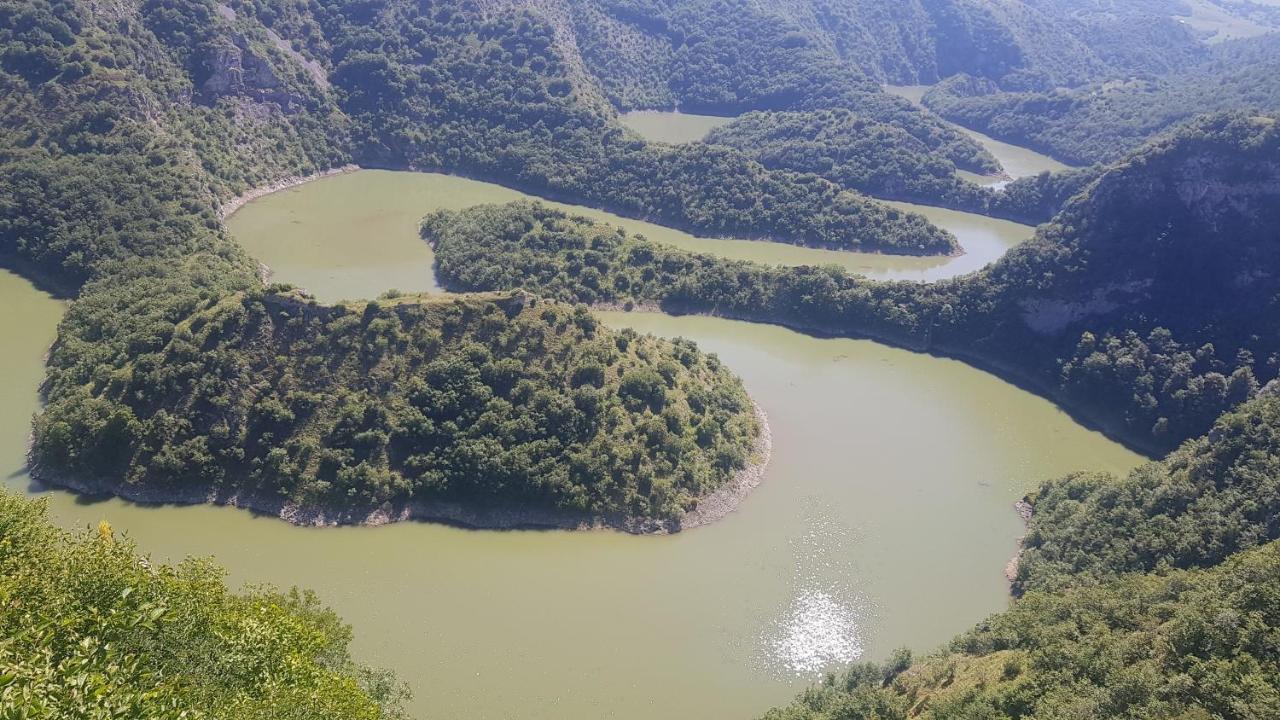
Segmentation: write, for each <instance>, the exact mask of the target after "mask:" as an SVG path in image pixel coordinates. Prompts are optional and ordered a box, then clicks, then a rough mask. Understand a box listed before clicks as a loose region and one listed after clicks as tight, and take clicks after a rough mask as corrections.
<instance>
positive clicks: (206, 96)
mask: <svg viewBox="0 0 1280 720" xmlns="http://www.w3.org/2000/svg"><path fill="white" fill-rule="evenodd" d="M203 61H204V65H205V67H206V68H208V70H209V77H208V78H207V79H206V80H205V81H204V82H203V83H201V85H200V95H199V96H200V99H201V100H202V101H204V102H207V103H213V102H215V101H216V100H217V99H218V98H220V97H225V96H242V97H248V98H250V99H253V100H259V101H267V102H273V103H275V104H277V105H279V106H280V108H281V109H283V110H285V111H286V112H290V111H295V110H296V109H297V108H298V106H299V105H300V103H301V99H300V98H298V97H297V96H295V95H294V94H292V93H290V92H288V90H287V89H286V88H285V87H284V83H283V82H281V80H280V78H279V77H278V76H277V75H276V72H275V70H274V69H273V68H272V67H271V63H270V62H269V61H268V60H267V59H266V58H264V57H262V56H260V55H258V54H257V53H256V52H254V50H253V49H252V48H250V47H249V44H248V43H247V42H246V41H245V40H244V38H234V39H231V38H225V39H223V40H222V41H221V42H219V43H218V44H217V45H216V46H215V47H213V48H212V49H210V50H208V51H207V52H206V53H205V56H204V58H203Z"/></svg>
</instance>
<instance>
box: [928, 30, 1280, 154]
mask: <svg viewBox="0 0 1280 720" xmlns="http://www.w3.org/2000/svg"><path fill="white" fill-rule="evenodd" d="M1278 77H1280V39H1277V38H1276V37H1275V36H1274V35H1271V36H1264V37H1261V38H1257V39H1253V40H1242V41H1238V42H1234V43H1224V44H1222V45H1219V46H1217V47H1215V48H1214V50H1213V51H1212V54H1210V55H1209V56H1208V57H1207V58H1204V59H1203V60H1202V61H1200V62H1198V63H1196V64H1194V65H1192V66H1190V67H1187V68H1183V69H1179V70H1178V71H1177V72H1175V73H1172V74H1169V75H1163V76H1158V77H1152V76H1139V77H1123V78H1122V79H1114V80H1111V79H1108V80H1107V81H1105V82H1099V83H1096V84H1091V85H1087V86H1085V87H1081V88H1074V89H1043V90H1039V91H1026V92H1000V91H999V88H998V87H997V86H996V85H994V84H992V83H990V82H988V81H981V80H975V79H974V78H971V77H964V76H959V77H955V78H951V79H950V80H947V81H946V82H944V83H942V84H940V85H938V86H937V87H936V88H934V89H933V90H932V91H930V92H929V93H928V94H927V95H926V96H925V104H926V105H928V106H929V107H930V108H931V109H933V110H935V111H937V112H938V113H940V114H941V115H943V116H944V117H946V118H948V119H950V120H954V121H956V122H958V123H960V124H962V125H964V126H966V127H972V128H976V129H978V130H981V131H982V132H984V133H987V134H989V135H992V136H994V137H997V138H1000V139H1002V140H1008V141H1009V142H1012V143H1015V144H1018V145H1025V146H1027V147H1032V148H1035V149H1037V150H1041V151H1043V152H1046V153H1048V154H1050V155H1052V156H1054V157H1056V158H1059V159H1061V160H1064V161H1067V162H1072V163H1077V164H1088V163H1095V162H1110V161H1114V160H1117V159H1119V158H1121V157H1123V155H1124V154H1125V153H1127V152H1129V151H1131V150H1133V149H1135V148H1137V147H1138V146H1140V145H1142V144H1143V143H1144V142H1146V141H1147V140H1149V139H1150V138H1152V137H1153V136H1155V135H1156V134H1158V133H1160V132H1162V131H1164V130H1166V129H1168V128H1170V127H1172V126H1174V125H1176V124H1178V123H1181V122H1183V121H1186V120H1188V119H1190V118H1193V117H1195V116H1197V115H1201V114H1203V113H1210V112H1220V111H1228V110H1230V111H1236V110H1249V111H1255V112H1262V113H1274V112H1276V111H1278V110H1280V82H1278V81H1277V79H1276V78H1278Z"/></svg>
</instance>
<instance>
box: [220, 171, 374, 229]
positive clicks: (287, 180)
mask: <svg viewBox="0 0 1280 720" xmlns="http://www.w3.org/2000/svg"><path fill="white" fill-rule="evenodd" d="M360 169H361V168H360V166H359V165H343V166H341V167H336V168H329V169H328V170H322V171H320V172H317V173H311V174H310V175H290V176H289V177H284V178H280V179H279V180H276V181H275V182H272V183H268V184H266V185H263V186H261V187H256V188H252V189H250V190H246V191H245V192H244V193H241V194H240V195H237V196H235V197H233V198H231V199H230V200H228V201H226V202H224V203H222V204H221V206H219V208H218V217H219V218H220V219H222V220H223V221H226V219H227V218H229V217H231V216H232V215H234V214H235V212H236V211H237V210H239V209H240V208H242V207H244V206H245V205H248V204H249V203H251V202H253V201H254V200H257V199H258V198H261V197H266V196H267V195H271V194H272V193H278V192H280V191H281V190H288V189H289V188H293V187H298V186H299V185H305V184H307V183H309V182H311V181H312V180H319V179H321V178H327V177H332V176H334V175H345V174H347V173H352V172H355V171H357V170H360Z"/></svg>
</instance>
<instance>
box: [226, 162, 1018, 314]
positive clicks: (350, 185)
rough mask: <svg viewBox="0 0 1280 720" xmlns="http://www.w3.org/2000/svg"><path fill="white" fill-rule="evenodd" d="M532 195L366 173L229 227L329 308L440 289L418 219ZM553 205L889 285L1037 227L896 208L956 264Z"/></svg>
mask: <svg viewBox="0 0 1280 720" xmlns="http://www.w3.org/2000/svg"><path fill="white" fill-rule="evenodd" d="M530 198H531V196H529V195H526V194H525V193H522V192H519V191H517V190H512V189H510V188H506V187H503V186H501V185H495V184H493V183H486V182H480V181H478V180H468V179H465V178H460V177H455V176H452V175H442V174H438V173H409V172H394V171H389V170H361V171H359V172H356V173H350V174H347V175H336V176H332V177H327V178H323V179H321V180H317V181H315V182H311V183H308V184H306V185H303V186H301V187H295V188H290V189H288V190H284V191H282V192H279V193H276V194H275V195H272V196H270V198H269V199H264V200H262V201H260V202H253V203H250V204H249V205H248V206H246V207H244V208H243V209H241V210H240V211H239V212H237V213H236V214H235V215H233V216H232V217H231V219H230V220H229V222H228V224H229V227H230V228H231V230H232V231H233V233H234V234H235V235H236V236H238V237H239V238H241V242H243V243H245V244H246V245H247V246H248V248H249V250H250V252H251V253H252V254H253V255H254V256H255V257H257V258H258V259H260V260H262V261H263V262H265V263H266V264H267V265H268V266H269V267H271V268H273V269H276V270H282V269H283V268H285V267H287V268H288V273H287V274H284V273H281V274H279V275H277V276H276V277H275V279H276V280H281V281H286V282H290V283H293V284H295V285H299V286H301V287H304V288H306V289H308V290H310V291H312V292H313V293H314V294H315V295H316V297H318V298H320V299H321V300H325V301H333V300H340V299H356V298H360V297H364V296H366V295H368V294H369V293H370V292H371V291H373V292H374V294H375V295H376V294H378V293H381V292H382V291H383V290H386V289H391V288H395V289H397V290H403V291H406V292H422V291H433V290H438V289H439V288H438V287H437V286H436V283H435V279H434V278H433V276H432V274H431V263H432V255H431V249H430V248H429V247H427V246H426V245H425V244H424V243H423V242H422V241H421V240H420V239H419V238H418V229H417V228H418V221H419V220H421V219H422V216H423V215H425V214H426V213H428V212H430V211H432V210H438V209H461V208H464V207H470V206H472V205H479V204H482V203H504V202H511V201H513V200H520V199H530ZM544 202H547V204H548V205H553V206H555V207H559V208H562V209H566V210H570V211H572V212H575V213H578V214H581V215H586V216H587V217H590V218H593V219H596V220H601V221H604V222H608V223H612V224H614V225H617V226H621V227H623V228H626V229H627V230H628V231H630V232H634V233H639V234H641V235H644V236H645V237H647V238H649V239H650V240H654V241H656V242H661V243H665V244H668V245H674V246H676V247H681V248H684V249H687V250H693V251H697V252H706V253H711V254H715V255H720V256H723V257H730V258H734V259H738V260H754V261H756V262H763V263H769V264H781V265H824V264H835V265H839V266H841V267H843V268H845V269H846V270H848V271H849V272H854V273H860V274H863V275H867V276H869V277H873V278H877V279H884V280H889V279H892V280H922V281H924V280H937V279H940V278H945V277H952V276H955V275H959V274H962V273H966V272H971V271H974V270H977V269H979V268H981V267H982V266H984V265H986V264H987V263H989V262H991V261H993V260H995V259H997V258H999V257H1000V256H1001V255H1003V254H1004V253H1005V251H1007V250H1008V249H1009V248H1011V247H1013V246H1014V245H1016V244H1018V243H1019V242H1022V241H1023V240H1026V239H1028V238H1030V237H1031V235H1032V233H1033V232H1034V229H1033V228H1031V227H1030V226H1028V225H1020V224H1018V223H1014V222H1009V221H1008V220H997V219H995V218H989V217H983V216H981V215H975V214H972V213H964V212H958V211H955V210H946V209H942V208H936V207H930V206H927V205H913V204H911V203H901V202H890V203H889V204H890V205H893V206H894V207H897V208H899V209H902V210H909V211H912V212H917V213H920V214H923V215H924V216H925V217H927V218H929V219H930V220H932V221H933V222H934V223H935V224H937V225H938V226H940V227H942V228H945V229H947V230H949V231H951V232H952V233H953V234H954V235H955V236H956V237H957V239H959V241H960V245H961V246H962V247H963V248H964V249H965V253H964V254H963V255H959V256H956V257H910V256H904V255H885V254H877V253H853V252H840V251H836V250H820V249H817V248H806V247H799V246H796V245H790V244H787V243H775V242H762V241H758V240H734V239H721V238H701V237H695V236H693V235H690V234H689V233H686V232H682V231H680V230H674V229H672V228H669V227H664V226H662V225H656V224H654V223H649V222H644V221H640V220H632V219H629V218H623V217H619V216H618V215H614V214H612V213H608V212H604V211H602V210H596V209H594V208H588V207H582V206H579V205H565V204H563V203H555V202H548V201H544Z"/></svg>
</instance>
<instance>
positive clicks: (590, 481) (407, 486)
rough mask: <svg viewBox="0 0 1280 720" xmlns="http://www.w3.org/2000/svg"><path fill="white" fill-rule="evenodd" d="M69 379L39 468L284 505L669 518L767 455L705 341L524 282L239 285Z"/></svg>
mask: <svg viewBox="0 0 1280 720" xmlns="http://www.w3.org/2000/svg"><path fill="white" fill-rule="evenodd" d="M67 380H68V378H67V376H65V375H59V376H57V377H56V378H54V380H53V382H54V386H53V388H52V392H53V393H54V394H55V395H56V396H58V397H59V398H60V399H61V401H60V402H58V403H55V404H53V405H51V407H50V409H49V410H48V411H47V412H46V413H45V414H43V415H42V416H41V417H40V418H39V419H38V420H37V422H36V425H35V438H36V440H35V445H34V447H33V457H34V458H36V460H37V464H36V465H35V467H34V471H35V473H36V474H37V476H38V477H41V478H46V479H48V481H50V482H54V483H58V484H66V485H71V486H73V487H77V488H79V489H82V490H87V491H90V492H101V491H108V492H111V493H113V494H117V495H123V496H125V497H129V498H133V499H138V500H142V501H151V502H155V501H159V502H173V501H180V502H218V503H226V504H233V505H240V506H244V507H249V508H253V509H256V510H261V511H266V512H271V513H273V514H277V515H279V516H280V517H282V518H284V519H286V520H289V521H291V522H295V523H300V524H333V523H352V522H355V523H365V524H370V523H372V524H378V523H383V522H388V521H392V520H398V519H404V518H409V517H418V518H422V519H443V520H450V521H453V522H459V523H463V524H469V525H475V526H487V525H496V526H509V527H515V526H521V525H552V526H566V527H579V526H592V525H603V526H610V527H618V528H621V529H626V530H629V531H633V532H657V531H673V530H679V529H681V527H683V526H684V523H683V522H682V521H683V519H684V518H685V517H686V516H688V515H689V513H690V512H691V511H693V510H694V509H695V508H696V507H697V506H698V501H699V500H700V499H702V498H704V497H706V496H708V495H710V494H712V493H713V492H714V491H715V490H717V489H719V488H721V487H722V486H724V485H725V484H727V483H730V482H732V481H734V480H735V479H736V478H737V476H739V475H741V474H744V473H745V474H749V475H758V474H759V472H760V466H761V465H762V464H763V463H764V462H765V461H766V460H767V458H766V457H761V456H759V455H755V456H753V453H754V452H755V451H756V448H757V447H758V443H757V438H759V437H760V436H761V434H762V431H763V430H762V427H761V422H760V421H759V420H758V419H757V418H758V413H757V411H753V408H752V403H751V401H750V400H749V399H748V398H747V396H746V393H745V392H744V390H743V388H742V385H741V383H740V382H739V381H738V380H737V379H736V378H734V377H733V376H732V375H730V374H729V372H728V370H726V369H725V368H724V367H723V366H721V365H720V364H719V363H717V362H716V361H715V359H714V358H712V357H709V356H706V355H704V354H702V353H700V352H699V351H698V350H697V348H696V347H694V346H693V345H692V344H691V343H688V342H683V341H681V342H676V343H671V342H668V341H665V340H658V339H656V338H653V337H646V336H639V335H636V334H635V333H632V332H622V333H615V332H612V331H610V330H608V329H606V328H604V327H602V326H600V325H599V323H598V322H597V321H596V320H595V318H593V317H592V316H591V315H590V314H589V313H587V312H586V310H585V309H584V308H581V307H579V308H577V309H576V310H575V309H573V308H570V307H568V306H564V305H559V304H557V303H552V302H545V301H543V302H539V301H537V300H535V299H533V298H526V297H524V296H522V295H516V296H511V297H484V296H463V297H459V298H428V297H398V298H393V299H386V300H382V301H376V302H370V303H368V304H366V305H363V306H342V305H339V306H335V307H327V306H323V305H319V304H317V303H316V302H315V301H314V300H311V299H310V298H308V297H306V296H305V295H301V294H298V293H296V292H288V291H286V290H281V289H271V290H269V291H254V292H248V293H238V294H234V295H231V296H229V297H226V298H222V299H219V300H217V301H216V302H214V303H213V304H211V305H210V306H209V307H207V308H204V309H202V310H199V311H197V312H196V313H193V314H192V315H191V316H190V317H188V318H186V319H185V320H183V321H182V322H180V323H178V324H177V325H176V326H175V327H174V329H173V332H172V336H171V338H170V340H169V341H168V343H166V345H165V347H164V348H163V349H161V350H160V351H159V352H157V353H155V354H153V355H150V356H149V357H146V358H142V359H139V360H138V361H135V362H133V363H130V364H129V365H127V366H126V367H125V368H122V370H121V371H120V372H118V373H117V374H116V375H115V376H114V377H112V378H109V379H107V380H106V383H105V385H104V386H103V387H93V388H92V389H90V390H89V394H90V395H91V397H93V398H94V400H93V401H90V402H88V403H83V402H80V403H72V402H68V401H67V400H66V399H65V398H67V397H71V398H75V397H76V395H77V394H78V393H80V392H84V390H82V389H80V388H70V387H63V385H62V383H64V382H66V381H67ZM728 509H731V506H729V507H726V508H725V510H728ZM706 519H710V517H708V518H706ZM704 521H705V519H704Z"/></svg>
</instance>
